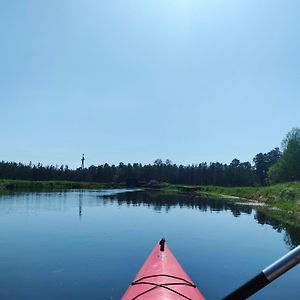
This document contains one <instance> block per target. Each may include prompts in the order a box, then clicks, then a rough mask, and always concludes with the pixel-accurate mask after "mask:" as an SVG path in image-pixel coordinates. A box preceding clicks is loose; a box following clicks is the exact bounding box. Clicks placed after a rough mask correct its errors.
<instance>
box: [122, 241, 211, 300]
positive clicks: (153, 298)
mask: <svg viewBox="0 0 300 300" xmlns="http://www.w3.org/2000/svg"><path fill="white" fill-rule="evenodd" d="M134 299H138V300H183V299H192V300H205V299H204V297H203V296H202V294H201V293H200V291H199V290H198V289H197V288H196V286H195V285H194V283H193V282H192V280H191V279H190V277H189V276H188V275H187V274H186V273H185V271H184V270H183V268H182V267H181V265H180V264H179V262H178V261H177V259H176V258H175V256H174V255H173V254H172V252H171V251H170V249H169V248H168V247H167V246H166V245H164V250H163V251H161V247H160V245H159V244H157V245H156V246H155V247H154V249H153V251H152V252H151V254H150V255H149V257H148V258H147V260H146V261H145V263H144V265H143V266H142V268H141V269H140V271H139V272H138V274H137V275H136V277H135V279H134V281H133V283H132V285H131V286H130V287H129V288H128V290H127V291H126V293H125V294H124V296H123V297H122V300H134Z"/></svg>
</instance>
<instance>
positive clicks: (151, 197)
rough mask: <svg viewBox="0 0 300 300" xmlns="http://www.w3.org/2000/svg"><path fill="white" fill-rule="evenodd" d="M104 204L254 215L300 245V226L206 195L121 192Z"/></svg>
mask: <svg viewBox="0 0 300 300" xmlns="http://www.w3.org/2000/svg"><path fill="white" fill-rule="evenodd" d="M101 198H102V199H103V201H104V204H105V203H108V202H115V201H117V202H118V204H119V205H123V204H127V205H133V206H142V205H143V206H145V205H146V206H148V207H152V208H153V209H154V210H155V211H157V212H161V211H162V210H164V211H165V212H166V213H168V212H169V210H170V209H172V207H178V206H179V207H188V208H192V209H199V210H201V211H204V212H206V211H213V212H221V211H231V213H232V214H233V216H234V217H239V216H241V214H252V213H254V218H255V220H257V222H258V223H259V224H262V225H265V224H267V225H270V226H272V227H273V229H275V230H276V231H278V232H282V231H284V233H285V236H284V241H285V243H286V244H287V245H288V246H289V247H290V248H294V247H295V246H297V245H299V244H300V227H299V226H295V225H291V224H288V223H283V222H280V221H278V220H276V219H274V218H272V217H270V216H269V215H268V214H267V212H266V210H265V209H264V210H261V209H260V208H254V207H251V206H249V205H244V204H237V203H234V202H233V201H231V200H230V199H225V198H224V199H219V198H218V199H217V198H215V199H214V198H210V197H206V196H198V195H187V194H174V195H173V194H164V193H160V192H156V191H140V192H130V193H120V194H117V195H111V196H110V195H108V196H101Z"/></svg>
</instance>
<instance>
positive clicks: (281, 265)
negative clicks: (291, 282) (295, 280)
mask: <svg viewBox="0 0 300 300" xmlns="http://www.w3.org/2000/svg"><path fill="white" fill-rule="evenodd" d="M299 262H300V245H299V246H298V247H296V248H295V249H294V250H292V251H290V252H289V253H287V254H286V255H284V256H283V257H281V258H280V259H278V260H277V261H275V262H274V263H273V264H271V265H270V266H268V267H267V268H265V269H264V270H263V271H262V272H261V273H259V274H258V275H256V276H255V277H253V278H252V279H250V280H249V281H248V282H246V283H245V284H243V285H242V286H241V287H239V288H238V289H236V290H235V291H233V292H232V293H231V294H229V295H227V296H226V297H225V298H223V300H243V299H247V298H248V297H250V296H251V295H253V294H255V293H256V292H258V291H259V290H261V289H262V288H264V287H265V286H266V285H268V284H269V283H271V282H272V281H273V280H275V279H276V278H278V277H279V276H281V275H282V274H284V273H285V272H287V271H288V270H290V269H291V268H293V267H294V266H296V265H297V264H298V263H299Z"/></svg>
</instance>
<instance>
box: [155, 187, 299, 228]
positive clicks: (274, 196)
mask: <svg viewBox="0 0 300 300" xmlns="http://www.w3.org/2000/svg"><path fill="white" fill-rule="evenodd" d="M158 189H159V190H160V191H162V192H164V193H168V194H169V193H174V194H177V193H188V194H192V195H199V196H207V197H212V198H221V199H228V200H230V201H233V202H236V203H238V204H245V205H250V206H256V207H258V208H259V209H260V210H262V211H264V212H265V213H266V214H267V215H269V216H271V217H273V218H275V219H277V220H279V221H282V222H284V223H289V224H297V225H300V182H287V183H280V184H274V185H269V186H256V187H221V186H187V185H171V184H161V185H160V186H159V187H158Z"/></svg>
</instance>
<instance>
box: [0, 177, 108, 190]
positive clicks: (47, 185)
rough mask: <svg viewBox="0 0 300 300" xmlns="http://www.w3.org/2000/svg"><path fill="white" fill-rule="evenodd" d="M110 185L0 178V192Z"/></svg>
mask: <svg viewBox="0 0 300 300" xmlns="http://www.w3.org/2000/svg"><path fill="white" fill-rule="evenodd" d="M104 187H111V186H109V185H105V184H103V183H96V182H74V181H59V180H50V181H30V180H10V179H0V192H10V191H41V190H42V191H51V190H67V189H96V188H104Z"/></svg>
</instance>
